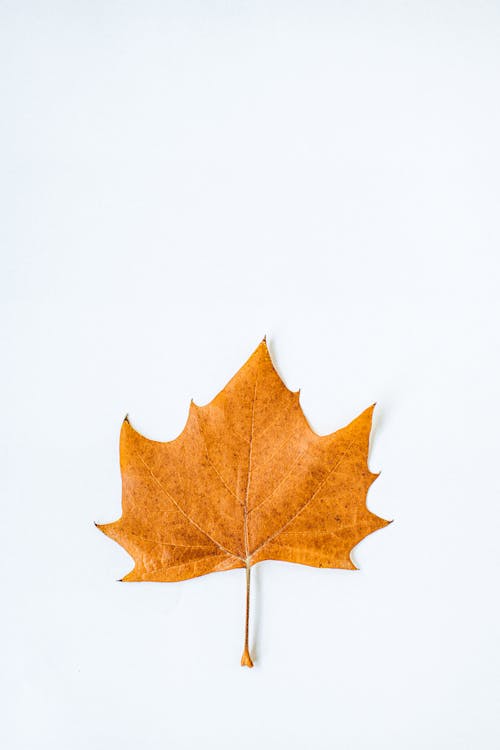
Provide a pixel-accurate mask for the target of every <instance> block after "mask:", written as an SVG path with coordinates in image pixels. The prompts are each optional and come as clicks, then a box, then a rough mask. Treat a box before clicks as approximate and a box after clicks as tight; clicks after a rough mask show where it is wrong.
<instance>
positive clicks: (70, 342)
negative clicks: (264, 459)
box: [0, 0, 500, 750]
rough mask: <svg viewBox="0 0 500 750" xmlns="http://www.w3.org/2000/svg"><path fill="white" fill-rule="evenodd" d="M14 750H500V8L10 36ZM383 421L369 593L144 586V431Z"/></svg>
mask: <svg viewBox="0 0 500 750" xmlns="http://www.w3.org/2000/svg"><path fill="white" fill-rule="evenodd" d="M0 9H1V24H0V26H1V32H0V33H1V40H0V42H1V43H0V50H1V51H0V54H1V79H2V83H1V108H2V117H1V124H0V128H1V152H2V153H1V156H2V168H1V170H2V174H1V178H0V179H1V189H2V195H1V209H2V217H3V218H2V221H1V226H0V233H1V237H0V239H1V247H2V250H1V252H2V280H1V294H2V298H1V304H2V314H1V321H2V329H3V339H2V346H1V352H2V360H3V365H2V368H1V372H0V378H1V391H0V392H1V396H2V407H1V423H2V469H1V474H0V482H1V492H2V513H1V523H2V539H1V546H0V551H1V568H2V579H3V588H2V595H1V598H2V608H3V614H2V616H1V621H0V629H1V643H2V660H3V665H2V667H1V690H2V696H1V703H2V708H3V709H4V710H5V714H4V717H3V719H2V722H1V724H0V734H1V735H3V740H4V742H3V746H4V747H5V748H6V750H19V749H21V750H63V749H64V750H67V749H68V748H71V750H90V748H92V750H137V749H139V750H160V749H162V750H163V748H172V749H173V750H184V749H187V748H190V749H191V748H194V747H197V746H201V745H203V747H204V748H207V749H208V748H217V749H218V750H236V749H238V750H246V749H247V748H248V749H250V748H252V750H253V749H254V748H287V750H288V749H290V748H292V749H295V748H296V749H297V750H302V748H315V750H330V749H331V748H335V749H336V750H337V749H338V750H365V749H368V748H370V750H371V749H372V748H384V750H421V748H431V749H433V748H436V749H439V750H444V749H446V750H447V749H450V750H463V749H465V748H467V749H469V748H470V749H471V750H472V749H473V750H476V749H477V748H481V750H496V749H497V748H498V747H499V746H500V730H499V724H498V716H496V715H495V714H496V709H497V707H498V699H499V689H498V688H499V676H498V675H499V672H498V670H499V659H498V656H499V649H498V627H499V608H498V606H499V605H498V588H499V564H498V563H499V553H498V526H499V520H500V510H499V508H500V492H499V490H500V481H499V472H498V462H499V441H498V433H499V427H498V423H499V417H500V414H499V405H498V404H499V394H498V391H499V356H498V323H499V312H500V310H499V303H498V295H499V240H500V232H499V223H498V218H497V216H498V205H499V197H500V196H499V174H500V172H499V168H500V163H499V162H500V158H499V157H500V149H499V132H500V106H499V96H498V84H499V73H500V7H499V5H498V3H496V2H475V1H473V0H470V2H434V1H433V2H425V1H424V0H417V1H415V2H409V3H403V2H376V3H375V2H368V1H366V2H339V1H337V2H318V1H314V0H313V1H309V2H282V3H280V2H273V1H272V0H271V1H270V0H265V1H264V0H262V2H213V1H212V0H208V2H207V1H205V0H204V1H203V2H201V0H200V2H192V1H190V0H187V1H183V2H180V0H179V2H160V0H158V1H157V2H152V1H150V0H141V1H140V2H111V1H110V2H105V3H102V2H99V1H98V0H95V2H92V1H90V0H89V1H88V2H83V1H81V2H63V1H62V0H61V2H53V1H49V2H44V3H41V2H23V1H22V0H21V1H19V0H12V2H1V3H0ZM264 333H267V334H268V339H269V341H270V347H271V351H272V354H273V357H274V359H275V362H276V365H277V367H278V369H279V371H280V373H281V374H282V376H283V377H284V379H285V382H286V383H287V384H288V386H289V387H290V388H293V389H296V388H299V387H300V388H301V389H302V405H303V408H304V410H305V412H306V415H307V417H308V418H309V420H310V422H311V424H312V426H313V427H314V428H315V429H316V430H318V431H319V432H329V431H332V430H334V429H336V428H338V427H340V426H342V425H344V424H345V423H347V422H349V421H350V420H351V419H352V418H353V417H354V416H356V415H357V414H358V413H359V412H360V411H361V410H362V409H364V408H365V407H366V406H368V405H369V404H370V403H371V402H373V401H374V400H376V401H377V402H378V407H377V410H376V420H375V430H374V436H373V442H372V450H371V457H370V465H371V468H372V469H373V470H379V469H382V475H381V477H380V479H379V480H378V481H377V482H376V484H375V485H374V486H373V488H372V490H371V491H370V494H369V501H368V502H369V507H370V508H371V509H372V510H373V511H374V512H377V513H378V514H379V515H382V516H384V517H385V518H394V519H395V523H394V524H392V526H390V527H388V528H387V529H384V530H382V531H379V532H377V533H376V534H373V535H372V536H370V537H369V538H368V539H366V540H365V541H363V542H362V543H361V544H360V545H359V546H358V547H357V548H356V550H355V553H354V559H355V560H356V562H357V564H358V565H359V566H360V568H361V570H360V571H359V572H347V571H331V570H318V569H314V568H307V567H302V566H299V565H291V564H285V563H276V562H275V563H270V562H267V563H264V564H262V565H261V566H259V567H258V568H257V569H255V576H254V578H255V580H254V584H255V585H254V591H253V621H252V641H253V644H254V645H253V650H254V655H255V656H256V664H257V666H256V668H255V669H254V670H248V669H242V668H241V667H240V666H239V658H240V653H241V647H242V638H243V606H244V571H240V570H237V571H232V572H230V573H224V574H216V575H211V576H206V577H204V578H200V579H196V580H192V581H187V582H183V583H179V584H148V583H142V584H121V583H117V582H116V579H118V578H120V577H121V576H122V575H123V574H124V573H126V572H127V571H128V570H130V568H131V567H132V565H131V559H130V558H129V557H128V555H127V554H126V553H125V552H124V551H123V550H122V549H121V548H120V547H118V546H117V545H116V544H114V543H113V542H112V541H110V540H109V539H107V538H105V537H104V536H103V535H102V534H100V533H99V532H98V531H97V530H96V529H95V528H94V526H93V522H94V521H100V522H105V521H111V520H114V519H115V518H117V517H118V516H119V514H120V475H119V467H118V434H119V428H120V424H121V421H122V418H123V416H124V415H125V413H126V412H129V414H130V418H131V421H132V423H133V424H134V425H135V426H136V427H137V428H138V429H140V430H141V431H142V432H144V433H145V434H146V435H148V436H149V437H153V438H156V439H170V438H173V437H175V436H176V435H177V434H178V433H179V431H180V430H181V428H182V426H183V424H184V421H185V419H186V416H187V408H188V402H189V399H190V398H191V396H193V397H194V398H195V399H196V400H197V401H198V402H199V403H204V402H206V401H208V400H209V399H211V398H212V397H213V395H214V394H215V393H216V392H217V391H218V390H220V388H221V387H222V386H223V385H224V384H225V383H226V381H227V380H228V379H229V378H230V377H231V376H232V374H233V373H234V372H235V371H236V370H237V369H238V368H239V366H240V365H242V364H243V362H244V361H245V359H246V358H247V357H248V356H249V354H250V353H251V352H252V350H253V349H254V347H255V346H256V345H257V344H258V342H259V341H260V339H261V338H262V336H263V335H264Z"/></svg>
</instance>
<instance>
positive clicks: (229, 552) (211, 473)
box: [99, 339, 389, 666]
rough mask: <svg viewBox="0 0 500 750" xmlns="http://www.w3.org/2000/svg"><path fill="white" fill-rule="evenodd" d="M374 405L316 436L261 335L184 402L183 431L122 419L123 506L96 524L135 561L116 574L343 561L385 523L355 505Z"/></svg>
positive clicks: (160, 577) (369, 478) (155, 576)
mask: <svg viewBox="0 0 500 750" xmlns="http://www.w3.org/2000/svg"><path fill="white" fill-rule="evenodd" d="M373 408H374V407H373V406H370V407H369V408H368V409H366V410H365V411H364V412H363V413H362V414H360V415H359V417H357V418H356V419H355V420H354V421H353V422H351V423H350V424H349V425H347V427H344V428H342V429H341V430H338V431H337V432H334V433H332V434H330V435H325V436H319V435H316V433H314V432H313V431H312V430H311V428H310V427H309V425H308V423H307V421H306V418H305V416H304V413H303V411H302V409H301V407H300V404H299V393H298V392H296V393H293V392H292V391H289V390H288V388H286V386H285V385H284V383H283V381H282V380H281V378H280V377H279V375H278V373H277V372H276V370H275V369H274V367H273V364H272V361H271V357H270V355H269V350H268V348H267V345H266V342H265V339H264V341H263V342H262V343H261V344H260V346H259V347H258V348H257V349H256V350H255V352H254V353H253V354H252V356H251V357H250V359H249V360H248V361H247V362H246V364H245V365H243V367H242V368H241V370H239V372H237V373H236V375H235V376H234V377H233V378H232V380H231V381H230V382H229V383H228V384H227V385H226V387H225V388H224V389H223V390H222V391H221V392H220V393H219V394H218V395H217V396H216V397H215V398H214V399H213V401H211V402H210V403H209V404H207V405H206V406H197V405H196V404H194V402H191V406H190V409H189V416H188V419H187V423H186V426H185V427H184V430H183V431H182V433H181V434H180V435H179V437H178V438H176V439H175V440H172V441H170V442H166V443H161V442H156V441H153V440H149V439H147V438H145V437H143V436H142V435H140V434H139V433H138V432H137V431H136V430H134V429H133V427H132V426H131V425H130V423H129V421H128V419H125V421H124V423H123V426H122V431H121V439H120V462H121V471H122V480H123V496H122V517H121V518H120V519H119V520H118V521H115V522H114V523H109V524H103V525H99V528H100V529H101V531H103V532H104V533H105V534H107V535H108V536H110V537H111V538H112V539H115V540H116V541H117V542H119V544H121V545H122V546H123V547H124V548H125V549H126V550H127V552H129V553H130V555H132V557H133V558H134V561H135V567H134V569H133V570H132V571H131V572H130V573H129V574H128V575H126V576H125V578H123V580H124V581H181V580H185V579H187V578H193V577H195V576H200V575H204V574H205V573H213V572H215V571H222V570H232V569H233V568H246V571H247V613H246V627H245V647H244V652H243V657H242V661H241V663H242V665H245V666H253V664H252V660H251V657H250V653H249V650H248V604H249V596H250V568H251V567H252V565H255V563H258V562H261V561H262V560H286V561H288V562H296V563H303V564H305V565H314V566H316V567H320V568H345V569H349V570H354V569H355V568H356V566H355V565H354V564H353V563H352V561H351V558H350V552H351V550H352V549H353V547H355V546H356V545H357V544H358V542H360V541H361V539H363V538H364V537H365V536H367V534H370V533H371V532H372V531H375V530H376V529H380V528H382V527H383V526H386V525H387V524H388V523H389V521H385V520H383V519H382V518H379V517H378V516H376V515H375V514H373V513H371V512H370V511H369V510H368V509H367V507H366V493H367V491H368V488H369V487H370V485H371V484H372V482H373V481H374V480H375V479H376V477H377V474H373V473H372V472H371V471H370V470H369V469H368V465H367V457H368V442H369V436H370V429H371V422H372V413H373Z"/></svg>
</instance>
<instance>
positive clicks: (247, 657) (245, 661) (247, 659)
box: [241, 562, 253, 667]
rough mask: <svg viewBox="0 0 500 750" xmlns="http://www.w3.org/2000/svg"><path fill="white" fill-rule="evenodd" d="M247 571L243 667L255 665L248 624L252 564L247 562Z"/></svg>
mask: <svg viewBox="0 0 500 750" xmlns="http://www.w3.org/2000/svg"><path fill="white" fill-rule="evenodd" d="M245 572H246V612H245V645H244V647H243V654H242V656H241V666H242V667H253V661H252V657H251V656H250V651H249V648H248V624H249V620H250V565H249V564H248V562H247V566H246V568H245Z"/></svg>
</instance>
